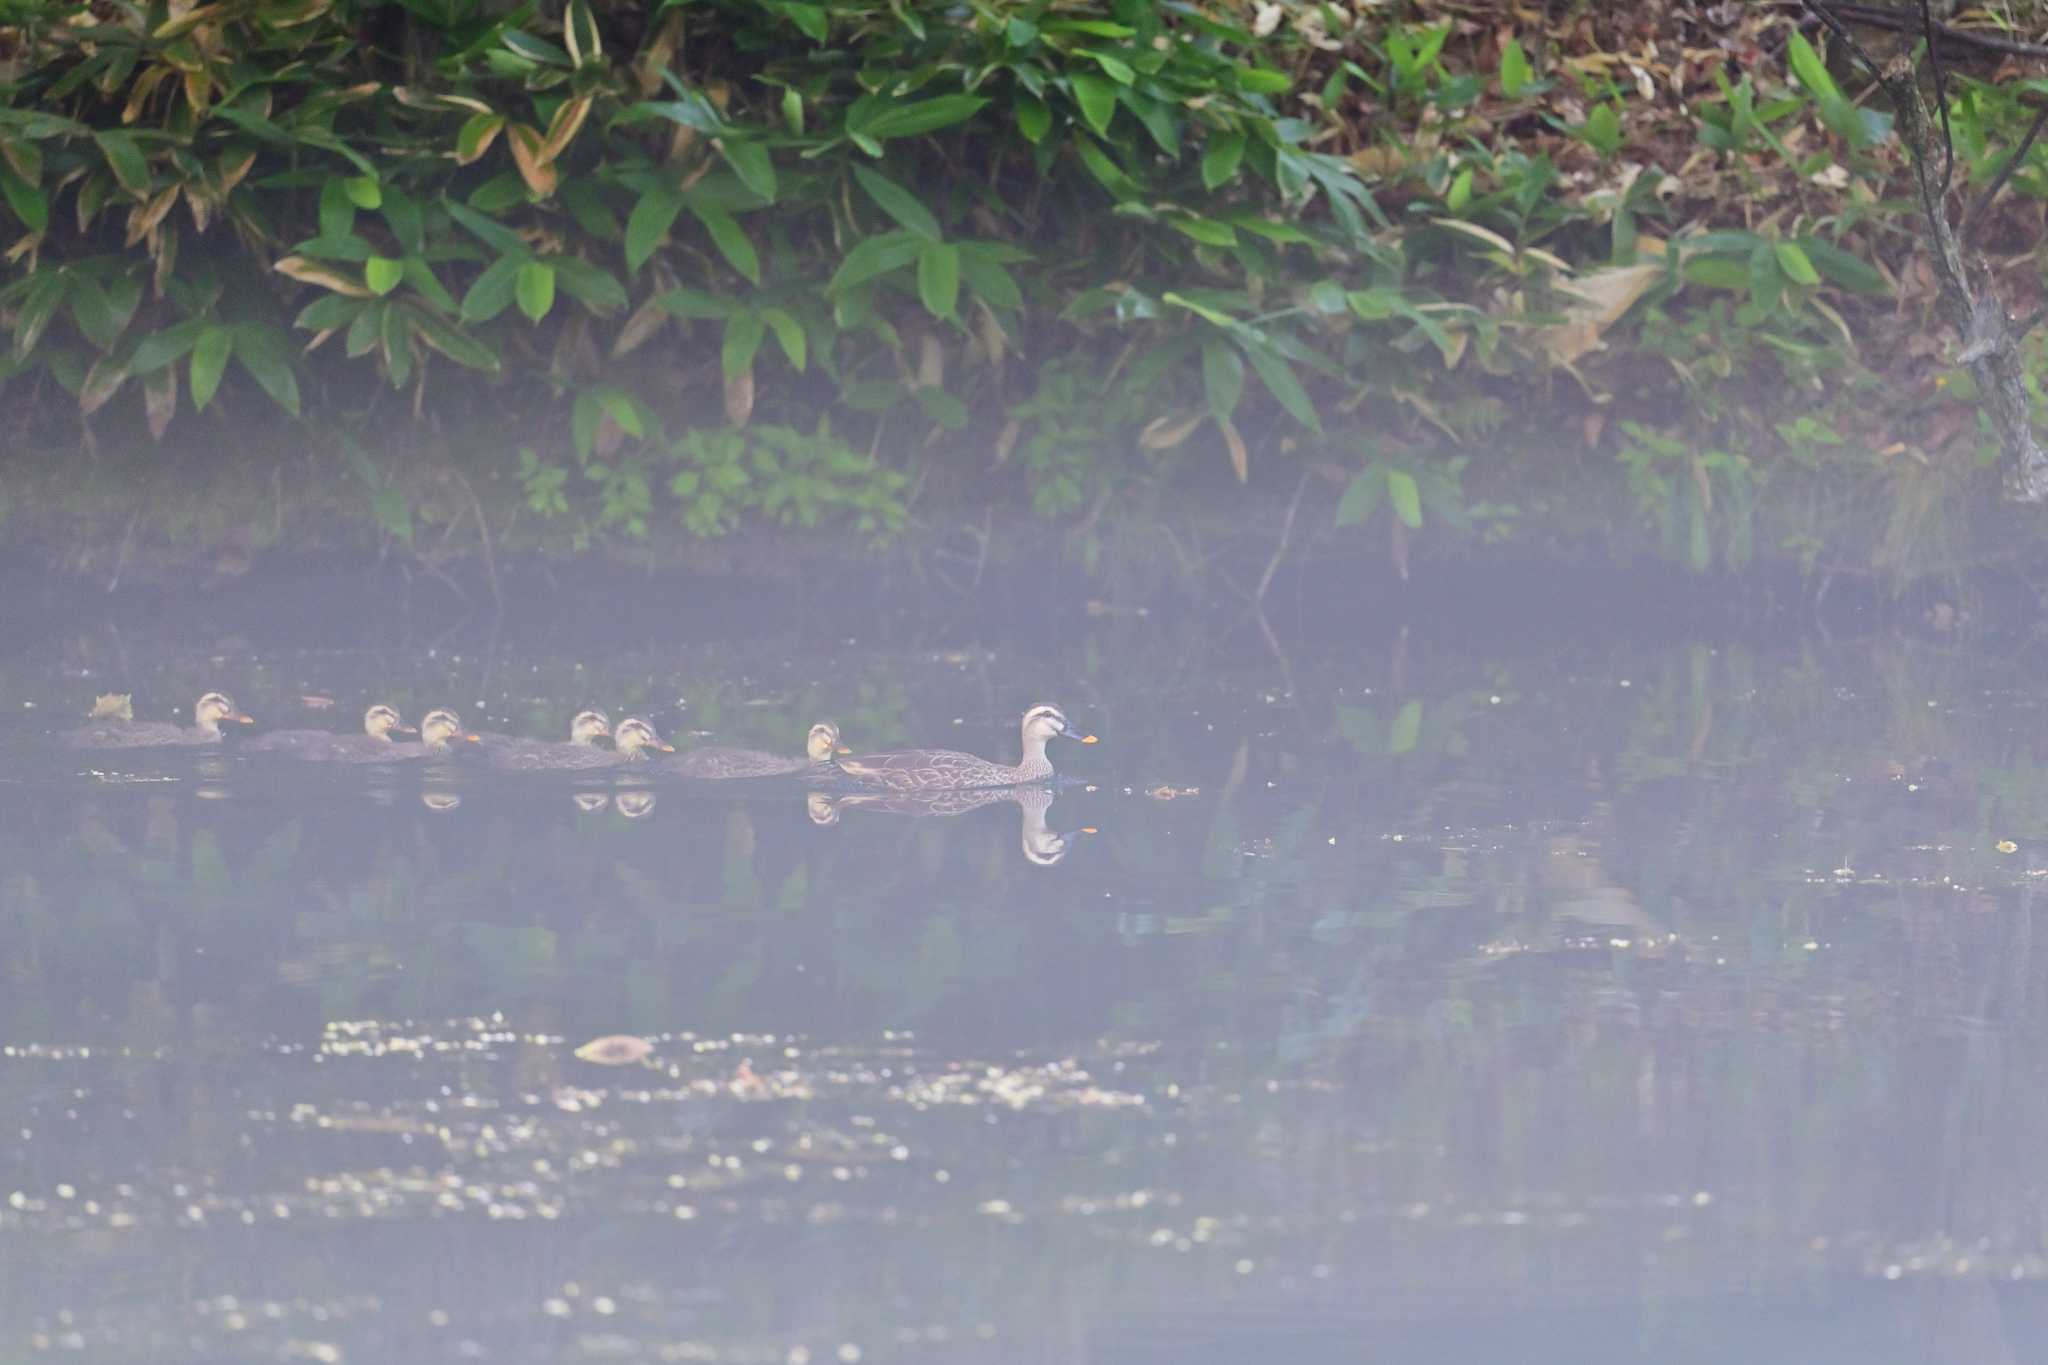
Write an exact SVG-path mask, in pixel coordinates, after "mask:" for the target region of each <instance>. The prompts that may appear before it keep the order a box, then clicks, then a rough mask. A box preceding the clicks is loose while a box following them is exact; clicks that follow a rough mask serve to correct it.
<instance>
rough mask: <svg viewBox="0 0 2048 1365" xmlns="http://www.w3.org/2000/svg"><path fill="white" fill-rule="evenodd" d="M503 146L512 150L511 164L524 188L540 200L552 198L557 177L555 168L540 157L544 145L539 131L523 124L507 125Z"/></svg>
mask: <svg viewBox="0 0 2048 1365" xmlns="http://www.w3.org/2000/svg"><path fill="white" fill-rule="evenodd" d="M505 144H506V145H507V146H509V147H510V148H511V149H512V164H513V165H515V166H517V167H518V168H519V178H520V179H521V180H524V181H525V182H526V188H527V189H529V190H532V191H533V192H534V193H535V194H536V195H538V196H540V197H541V198H542V199H547V198H550V197H551V196H553V194H554V192H555V185H556V183H557V177H556V175H555V168H554V167H553V166H550V165H549V164H548V163H547V161H546V160H545V159H544V158H543V157H542V156H541V148H542V146H543V145H544V143H543V139H542V138H541V135H540V130H539V129H537V128H534V127H532V126H531V125H529V124H524V123H512V124H507V125H506V127H505Z"/></svg>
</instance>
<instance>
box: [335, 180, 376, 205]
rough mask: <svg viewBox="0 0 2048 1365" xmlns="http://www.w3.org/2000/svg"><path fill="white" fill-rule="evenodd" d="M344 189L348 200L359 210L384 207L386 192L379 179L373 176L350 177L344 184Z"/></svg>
mask: <svg viewBox="0 0 2048 1365" xmlns="http://www.w3.org/2000/svg"><path fill="white" fill-rule="evenodd" d="M342 189H343V191H344V192H345V193H346V194H347V195H348V200H349V202H350V203H351V204H354V205H355V206H356V207H357V208H359V209H375V208H382V207H383V206H384V190H383V187H382V186H380V185H378V183H377V178H376V177H375V176H371V175H355V176H350V177H349V178H348V179H347V180H344V181H343V182H342Z"/></svg>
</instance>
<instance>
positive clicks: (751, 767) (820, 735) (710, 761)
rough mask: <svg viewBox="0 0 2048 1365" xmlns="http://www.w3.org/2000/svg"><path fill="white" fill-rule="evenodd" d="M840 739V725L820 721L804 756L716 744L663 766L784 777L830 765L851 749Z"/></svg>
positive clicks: (719, 774) (705, 773)
mask: <svg viewBox="0 0 2048 1365" xmlns="http://www.w3.org/2000/svg"><path fill="white" fill-rule="evenodd" d="M851 752H852V750H850V749H848V748H847V747H846V746H845V745H843V744H841V743H840V742H839V727H838V726H837V725H834V724H833V723H832V722H831V721H820V722H819V723H818V724H816V725H813V726H812V727H811V732H810V734H809V735H808V736H807V737H806V738H805V741H804V755H805V756H804V757H802V758H788V757H785V756H784V755H782V754H771V753H764V752H763V751H761V750H759V749H726V748H721V747H718V746H716V745H714V746H712V747H709V748H704V749H692V750H690V752H688V753H686V754H682V755H679V756H677V757H675V758H672V759H669V760H667V761H666V762H664V763H663V764H662V765H661V770H662V771H663V772H665V773H668V774H670V775H672V776H675V777H699V778H712V779H721V778H728V777H782V776H785V775H787V774H789V773H801V772H811V771H814V770H819V769H823V768H826V767H828V766H829V765H830V764H831V762H832V756H833V755H834V754H844V753H851Z"/></svg>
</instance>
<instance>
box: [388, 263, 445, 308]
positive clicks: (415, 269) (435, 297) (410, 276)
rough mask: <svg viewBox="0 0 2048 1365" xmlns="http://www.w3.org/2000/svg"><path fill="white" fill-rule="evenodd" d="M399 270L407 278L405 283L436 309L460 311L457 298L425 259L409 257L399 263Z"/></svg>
mask: <svg viewBox="0 0 2048 1365" xmlns="http://www.w3.org/2000/svg"><path fill="white" fill-rule="evenodd" d="M399 269H400V271H401V272H402V273H403V274H404V276H405V282H406V283H407V284H409V285H411V286H412V287H413V288H414V289H417V290H418V291H419V292H420V295H421V297H423V298H425V299H426V300H427V302H429V303H431V304H433V305H434V307H436V308H438V309H440V310H442V311H443V312H447V313H453V312H456V311H458V308H457V305H456V302H455V296H454V295H453V294H450V293H449V292H448V290H447V287H446V286H444V285H443V284H442V283H441V281H440V280H439V279H438V278H436V276H435V275H434V268H433V267H432V266H430V265H428V264H427V262H426V258H425V257H423V256H408V257H406V258H405V259H404V260H403V261H401V262H399Z"/></svg>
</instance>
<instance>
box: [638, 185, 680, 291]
mask: <svg viewBox="0 0 2048 1365" xmlns="http://www.w3.org/2000/svg"><path fill="white" fill-rule="evenodd" d="M682 211H683V196H682V195H681V194H679V193H677V192H676V191H675V190H672V189H670V188H669V187H668V186H666V185H657V186H656V187H654V188H653V189H651V190H648V191H647V192H646V193H645V194H643V195H641V196H640V202H639V203H637V204H635V205H633V212H632V214H631V215H629V216H628V217H627V219H626V269H627V270H628V271H632V272H635V273H637V272H638V271H639V269H640V267H641V266H643V265H645V264H647V258H648V257H650V256H652V255H653V254H654V251H655V248H656V247H658V246H660V245H661V239H662V238H663V237H665V236H667V235H668V230H669V229H670V228H671V227H673V226H674V225H675V221H676V215H677V214H679V213H681V212H682Z"/></svg>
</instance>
